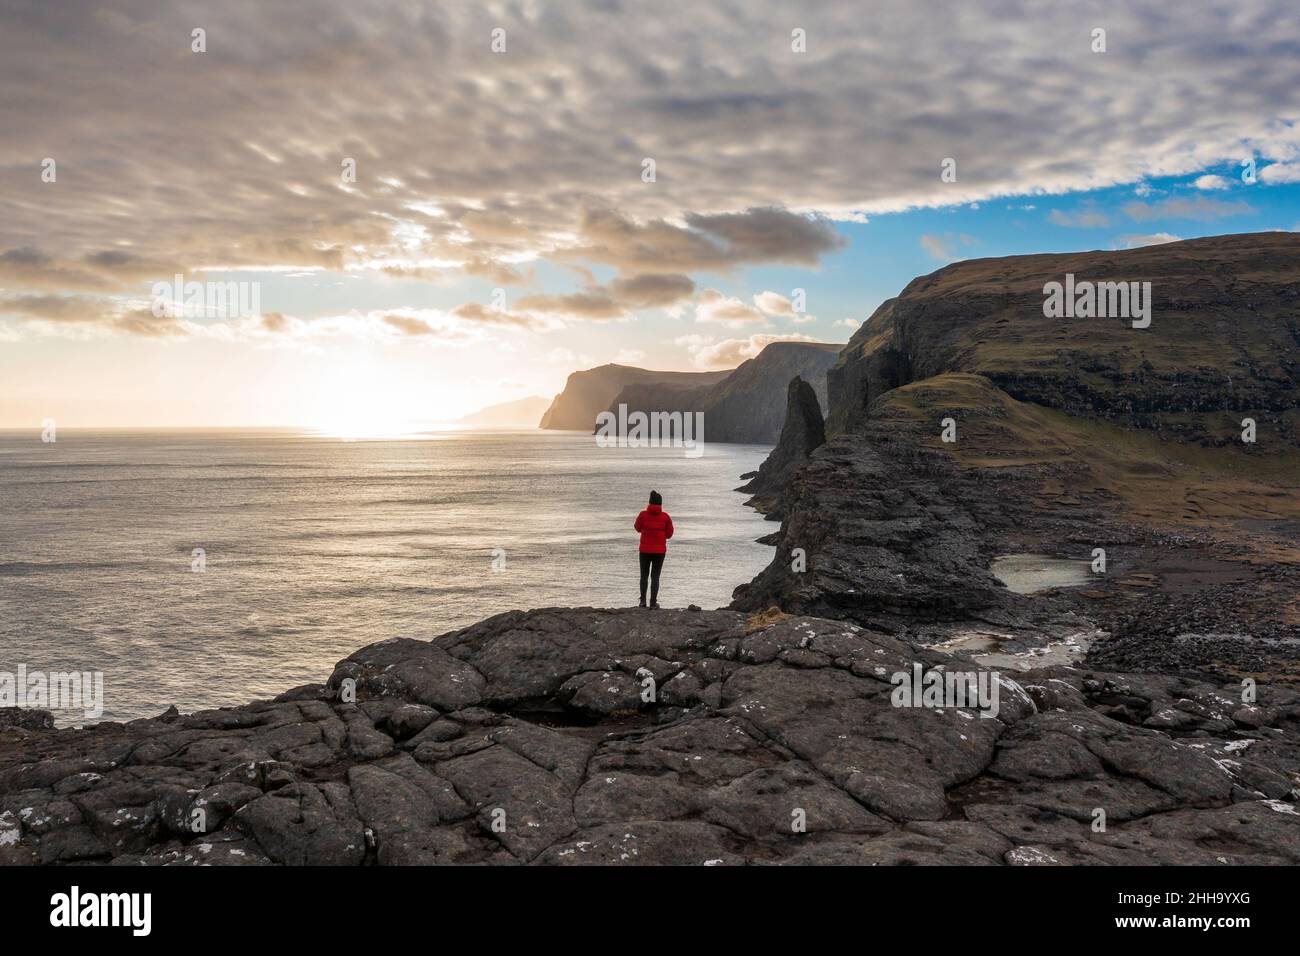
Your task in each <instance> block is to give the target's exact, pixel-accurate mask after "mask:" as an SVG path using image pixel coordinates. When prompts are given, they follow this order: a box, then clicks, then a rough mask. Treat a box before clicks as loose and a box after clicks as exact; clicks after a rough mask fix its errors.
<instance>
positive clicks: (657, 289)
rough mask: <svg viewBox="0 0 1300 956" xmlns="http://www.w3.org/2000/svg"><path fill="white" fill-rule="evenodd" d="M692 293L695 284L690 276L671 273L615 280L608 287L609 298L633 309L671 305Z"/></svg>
mask: <svg viewBox="0 0 1300 956" xmlns="http://www.w3.org/2000/svg"><path fill="white" fill-rule="evenodd" d="M694 292H695V282H694V280H692V279H691V277H690V276H685V275H674V274H672V273H665V274H662V275H638V276H632V277H630V278H627V279H621V278H620V279H615V280H614V281H613V282H611V283H610V286H609V294H610V295H611V296H613V297H614V298H615V299H617V300H618V301H619V302H622V303H623V304H624V305H625V306H627V307H628V308H633V309H649V308H655V307H663V306H669V305H673V304H675V303H677V302H680V301H681V300H682V299H688V298H690V297H691V295H692V294H693V293H694Z"/></svg>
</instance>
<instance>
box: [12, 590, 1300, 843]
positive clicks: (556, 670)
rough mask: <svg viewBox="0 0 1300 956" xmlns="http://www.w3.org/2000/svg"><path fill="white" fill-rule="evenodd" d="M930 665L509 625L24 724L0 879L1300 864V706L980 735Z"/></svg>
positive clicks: (635, 613)
mask: <svg viewBox="0 0 1300 956" xmlns="http://www.w3.org/2000/svg"><path fill="white" fill-rule="evenodd" d="M913 661H921V662H922V663H923V664H924V665H925V666H926V667H927V668H928V667H932V666H936V665H947V666H949V667H952V668H956V669H968V665H966V664H963V663H962V662H961V661H959V660H958V659H956V658H952V657H949V656H947V655H944V654H941V653H938V652H935V651H927V650H918V649H916V648H914V647H912V646H911V645H909V644H906V643H904V642H902V641H899V640H897V639H896V638H894V637H891V636H888V635H885V634H882V633H877V632H873V631H871V630H867V629H863V628H860V627H858V626H855V625H853V624H849V623H846V622H843V621H832V620H826V619H821V618H815V617H785V616H782V615H780V614H769V615H764V616H753V617H750V616H747V615H745V614H743V613H739V612H733V611H689V610H688V611H662V612H658V613H655V612H647V611H642V610H634V609H633V610H593V609H589V608H588V609H549V610H539V611H531V612H511V613H508V614H504V615H499V616H497V617H494V618H491V619H489V620H487V621H484V622H481V623H479V624H477V625H475V626H473V627H470V628H467V629H465V630H462V631H458V632H454V633H451V634H447V635H444V636H442V637H440V638H437V639H435V640H433V641H423V640H409V639H396V640H390V641H385V642H382V643H379V644H373V645H371V646H369V647H366V648H363V649H362V650H360V651H357V652H356V653H355V654H353V655H352V656H351V657H349V658H347V659H346V660H344V661H342V662H340V663H339V665H338V666H337V667H336V668H335V670H334V672H333V674H332V675H331V676H330V678H329V680H328V682H327V683H326V684H324V685H310V686H306V687H302V688H297V689H295V690H294V691H291V692H289V693H287V694H285V695H283V696H282V697H280V698H278V699H277V700H275V701H270V702H261V703H254V704H249V705H246V706H243V707H237V708H231V709H221V710H211V711H202V712H199V713H194V714H187V715H179V714H175V713H173V712H170V711H169V713H168V714H166V715H164V716H162V717H159V718H153V719H149V720H140V721H132V722H131V723H129V724H125V725H122V724H101V725H98V726H96V727H92V728H89V729H86V730H80V731H77V730H57V731H52V730H27V729H22V728H11V729H6V730H4V731H3V732H0V863H36V862H42V863H73V862H99V863H115V864H136V863H150V864H205V863H212V864H266V863H283V864H294V863H308V864H350V865H362V864H376V863H378V864H412V863H495V864H521V863H540V864H555V863H628V864H638V863H639V864H653V863H671V864H712V863H727V864H731V863H959V864H997V863H1009V864H1031V863H1142V864H1150V863H1207V864H1214V863H1222V864H1245V863H1276V864H1286V863H1296V862H1300V812H1297V807H1296V804H1295V797H1296V788H1297V785H1298V784H1300V776H1298V772H1300V693H1297V692H1295V691H1291V690H1287V689H1284V688H1276V687H1261V689H1260V692H1259V693H1260V699H1259V701H1258V702H1257V703H1256V704H1254V705H1243V704H1242V703H1241V700H1240V694H1239V689H1238V688H1237V687H1235V686H1218V685H1214V684H1208V683H1197V682H1194V681H1191V680H1187V679H1181V678H1175V677H1153V676H1149V675H1143V676H1124V675H1116V674H1098V673H1091V672H1089V671H1086V670H1075V669H1070V668H1053V669H1045V670H1039V671H1029V672H1024V673H1020V674H1017V675H1015V681H1014V682H1012V681H1010V680H1006V681H1005V683H1004V684H1003V685H1002V687H1001V694H1000V710H999V714H998V716H997V717H996V718H990V717H986V716H981V715H980V714H978V713H976V712H975V711H972V710H954V709H947V710H935V709H903V708H896V707H893V706H891V704H890V691H891V689H892V688H891V685H890V683H889V675H890V674H892V673H893V672H895V671H898V670H902V669H905V668H907V667H909V666H910V665H911V663H912V662H913ZM647 676H650V677H652V678H653V686H654V688H655V692H656V693H655V697H656V700H655V701H654V702H653V703H647V702H645V701H644V700H643V699H642V695H643V691H644V689H645V687H646V683H645V681H646V677H647ZM352 690H355V692H356V702H355V703H345V702H343V701H341V700H340V699H339V697H340V692H341V691H343V692H347V693H350V692H351V691H352ZM1097 809H1101V810H1104V811H1105V817H1106V829H1105V831H1104V832H1095V831H1094V829H1093V826H1092V824H1093V821H1094V819H1096V810H1097ZM800 811H802V815H803V817H804V818H806V821H807V832H804V833H796V832H792V822H793V821H794V819H795V817H796V815H797V814H798V813H799V812H800ZM196 820H197V821H200V822H201V823H202V828H201V829H202V832H195V828H196V825H195V821H196Z"/></svg>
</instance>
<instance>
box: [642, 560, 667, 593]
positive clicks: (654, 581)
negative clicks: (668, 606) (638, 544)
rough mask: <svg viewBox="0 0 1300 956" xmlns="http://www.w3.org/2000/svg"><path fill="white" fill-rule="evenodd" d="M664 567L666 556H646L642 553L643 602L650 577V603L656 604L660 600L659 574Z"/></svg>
mask: <svg viewBox="0 0 1300 956" xmlns="http://www.w3.org/2000/svg"><path fill="white" fill-rule="evenodd" d="M663 567H664V556H663V555H662V554H646V553H645V552H644V551H642V552H641V600H642V601H644V600H645V579H646V575H647V574H649V575H650V603H651V604H654V603H655V602H656V601H658V600H659V572H660V571H662V570H663Z"/></svg>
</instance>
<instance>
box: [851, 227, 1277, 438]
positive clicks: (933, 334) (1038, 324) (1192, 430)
mask: <svg viewBox="0 0 1300 956" xmlns="http://www.w3.org/2000/svg"><path fill="white" fill-rule="evenodd" d="M1067 273H1068V274H1072V275H1073V276H1074V277H1075V281H1076V282H1080V283H1081V282H1084V281H1088V282H1093V283H1102V282H1114V283H1119V282H1123V283H1132V282H1138V283H1144V282H1149V283H1150V284H1151V285H1150V294H1151V314H1150V320H1151V321H1150V326H1149V327H1147V328H1144V329H1135V328H1133V327H1132V323H1131V321H1130V320H1129V319H1128V318H1124V317H1106V318H1102V317H1079V316H1074V317H1071V316H1062V317H1056V318H1050V317H1047V316H1045V315H1044V314H1043V305H1044V299H1045V296H1044V292H1043V289H1044V286H1045V285H1046V284H1047V283H1050V282H1064V281H1065V277H1066V274H1067ZM946 372H968V373H974V374H978V375H982V376H984V377H986V378H987V379H988V380H989V381H990V382H991V383H992V384H993V385H994V386H996V387H997V388H999V389H1001V390H1002V391H1004V392H1006V393H1007V394H1008V395H1009V396H1011V397H1012V398H1014V399H1017V400H1019V401H1024V402H1032V403H1035V404H1037V405H1042V406H1044V407H1047V408H1054V409H1059V410H1061V411H1064V412H1067V413H1069V414H1071V415H1077V416H1083V417H1089V418H1100V419H1104V420H1107V421H1112V422H1115V423H1116V424H1119V425H1121V426H1123V427H1130V428H1132V427H1136V428H1143V429H1150V430H1153V431H1157V432H1160V433H1161V434H1164V435H1166V436H1168V437H1170V438H1174V439H1176V440H1179V441H1193V442H1197V443H1202V444H1216V443H1220V444H1221V443H1225V442H1228V441H1231V440H1234V439H1235V436H1236V434H1237V432H1239V431H1240V428H1241V425H1240V422H1241V419H1242V418H1243V417H1246V416H1251V417H1254V418H1255V419H1256V420H1257V422H1258V426H1259V430H1260V431H1261V432H1265V431H1268V432H1270V433H1271V434H1273V435H1275V436H1276V437H1277V438H1278V439H1280V440H1284V441H1287V442H1291V443H1295V442H1296V441H1297V440H1300V412H1298V411H1297V409H1300V235H1296V234H1294V233H1260V234H1255V235H1242V236H1222V237H1216V238H1208V239H1194V240H1190V241H1187V242H1177V243H1168V244H1165V245H1159V246H1150V247H1147V248H1142V249H1132V250H1127V251H1118V252H1085V253H1066V254H1060V255H1037V256H1013V257H1009V258H1004V259H977V260H972V261H968V262H959V263H956V264H954V265H951V266H948V267H946V268H944V269H940V270H939V271H938V272H935V273H932V274H930V275H928V276H923V277H921V278H919V279H915V280H913V281H912V282H911V283H909V284H908V286H907V288H906V289H904V290H903V291H902V293H900V294H899V296H898V297H897V298H895V299H891V300H889V301H888V302H886V303H884V304H883V305H882V306H881V307H880V308H879V309H877V310H876V312H875V314H874V315H872V316H871V318H870V319H868V320H867V322H866V323H865V324H864V325H863V326H862V328H861V329H859V330H858V332H857V333H856V334H855V335H854V336H853V338H852V339H851V340H850V341H849V344H848V346H846V347H845V349H844V352H843V354H842V355H841V357H840V360H839V361H838V362H837V364H836V365H835V367H834V368H832V369H831V371H830V373H829V392H830V409H829V412H828V415H827V424H828V428H829V430H830V432H831V433H832V434H834V433H838V432H843V431H850V430H852V429H853V428H854V427H855V426H856V425H858V424H859V423H861V422H862V421H863V420H864V419H865V418H866V417H868V415H869V409H870V406H871V403H872V402H874V401H875V400H876V399H877V398H879V397H880V396H881V395H883V394H884V393H885V392H887V391H889V390H890V389H893V388H897V387H899V386H901V385H906V384H908V383H909V382H914V381H920V380H923V379H926V378H930V377H932V376H935V375H940V374H943V373H946Z"/></svg>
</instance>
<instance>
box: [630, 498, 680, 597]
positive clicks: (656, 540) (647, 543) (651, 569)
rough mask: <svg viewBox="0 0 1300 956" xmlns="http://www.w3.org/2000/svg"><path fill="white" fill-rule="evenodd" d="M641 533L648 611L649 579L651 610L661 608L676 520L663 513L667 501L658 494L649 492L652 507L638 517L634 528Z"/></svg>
mask: <svg viewBox="0 0 1300 956" xmlns="http://www.w3.org/2000/svg"><path fill="white" fill-rule="evenodd" d="M633 527H634V528H636V530H637V531H639V532H641V549H640V551H641V607H645V585H646V577H647V575H648V576H649V578H650V606H651V607H658V606H659V572H660V571H662V570H663V567H664V555H665V554H667V553H668V539H669V538H671V537H672V536H673V519H672V518H670V517H668V512H666V511H664V499H663V498H662V497H661V496H660V495H659V492H657V491H651V492H650V504H649V505H648V506H647V507H646V509H645V511H642V512H641V513H640V514H639V515H637V516H636V524H635V525H633Z"/></svg>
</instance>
